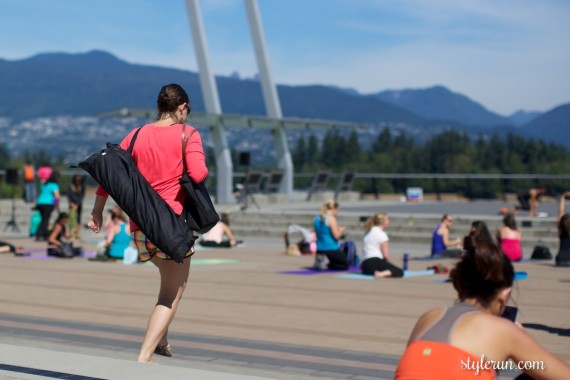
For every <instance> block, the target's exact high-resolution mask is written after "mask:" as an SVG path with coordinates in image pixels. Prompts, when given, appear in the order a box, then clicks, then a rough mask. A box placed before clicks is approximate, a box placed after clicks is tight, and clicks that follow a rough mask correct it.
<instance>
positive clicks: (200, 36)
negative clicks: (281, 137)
mask: <svg viewBox="0 0 570 380" xmlns="http://www.w3.org/2000/svg"><path fill="white" fill-rule="evenodd" d="M186 8H187V9H188V17H189V19H190V27H191V30H192V38H193V40H194V50H195V52H196V58H197V60H198V71H199V74H200V86H201V88H202V96H203V98H204V104H205V106H206V112H207V113H209V114H215V115H221V114H222V107H221V105H220V97H219V95H218V88H217V87H216V79H215V77H214V74H213V73H212V70H211V66H210V58H209V55H208V48H207V44H206V35H205V33H204V25H203V23H202V14H201V12H200V5H199V2H198V0H186ZM221 120H222V118H218V119H217V122H216V123H214V124H213V125H212V126H211V131H212V136H213V140H214V153H215V155H216V168H217V173H216V181H217V192H216V202H217V203H231V202H233V201H234V196H233V164H232V159H231V155H230V149H229V146H228V141H227V138H226V134H225V131H224V125H223V123H222V121H221Z"/></svg>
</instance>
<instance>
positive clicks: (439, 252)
mask: <svg viewBox="0 0 570 380" xmlns="http://www.w3.org/2000/svg"><path fill="white" fill-rule="evenodd" d="M452 223H453V216H452V215H451V214H444V215H443V217H442V218H441V223H440V224H438V225H437V226H436V227H435V229H434V230H433V235H432V240H431V255H432V257H459V256H461V254H462V253H463V250H462V249H461V240H460V239H459V238H457V239H454V240H451V239H450V238H449V229H450V228H451V224H452Z"/></svg>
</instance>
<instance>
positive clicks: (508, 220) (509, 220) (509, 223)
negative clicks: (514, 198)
mask: <svg viewBox="0 0 570 380" xmlns="http://www.w3.org/2000/svg"><path fill="white" fill-rule="evenodd" d="M503 224H504V225H505V226H506V227H509V228H510V229H511V230H516V229H517V222H516V220H515V216H514V215H513V214H511V213H507V215H505V217H504V218H503Z"/></svg>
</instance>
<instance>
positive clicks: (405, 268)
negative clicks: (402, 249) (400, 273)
mask: <svg viewBox="0 0 570 380" xmlns="http://www.w3.org/2000/svg"><path fill="white" fill-rule="evenodd" d="M409 258H410V255H408V254H407V253H404V263H403V265H402V270H408V259H409Z"/></svg>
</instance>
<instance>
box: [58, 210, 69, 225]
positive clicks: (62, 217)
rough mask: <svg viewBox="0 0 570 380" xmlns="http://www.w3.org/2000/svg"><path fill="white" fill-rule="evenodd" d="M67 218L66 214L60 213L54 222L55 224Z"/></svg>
mask: <svg viewBox="0 0 570 380" xmlns="http://www.w3.org/2000/svg"><path fill="white" fill-rule="evenodd" d="M66 218H69V215H68V214H67V213H66V212H60V213H59V215H58V216H57V219H56V220H55V222H56V223H59V222H61V221H62V220H63V219H66Z"/></svg>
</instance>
